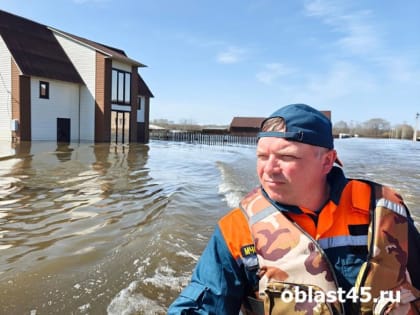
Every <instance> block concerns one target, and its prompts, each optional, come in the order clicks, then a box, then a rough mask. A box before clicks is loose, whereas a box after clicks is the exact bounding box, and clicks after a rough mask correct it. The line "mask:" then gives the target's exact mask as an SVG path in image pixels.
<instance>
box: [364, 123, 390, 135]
mask: <svg viewBox="0 0 420 315" xmlns="http://www.w3.org/2000/svg"><path fill="white" fill-rule="evenodd" d="M363 129H364V131H365V133H366V136H368V137H386V136H387V135H388V133H389V130H390V129H391V124H390V123H389V122H388V121H386V120H385V119H382V118H372V119H369V120H368V121H366V122H364V123H363Z"/></svg>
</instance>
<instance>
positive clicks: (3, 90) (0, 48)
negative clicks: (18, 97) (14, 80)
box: [0, 36, 12, 140]
mask: <svg viewBox="0 0 420 315" xmlns="http://www.w3.org/2000/svg"><path fill="white" fill-rule="evenodd" d="M11 71H12V56H11V54H10V51H9V49H8V48H7V46H6V44H5V42H4V41H3V38H2V37H1V36H0V140H11V131H10V122H11V119H12V98H11V93H12V92H11V90H12V87H11V75H12V74H11Z"/></svg>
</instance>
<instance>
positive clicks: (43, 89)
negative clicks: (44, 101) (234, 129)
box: [39, 81, 50, 98]
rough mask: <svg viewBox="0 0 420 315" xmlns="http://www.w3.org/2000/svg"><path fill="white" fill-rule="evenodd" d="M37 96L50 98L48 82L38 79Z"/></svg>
mask: <svg viewBox="0 0 420 315" xmlns="http://www.w3.org/2000/svg"><path fill="white" fill-rule="evenodd" d="M39 98H50V83H49V82H45V81H39Z"/></svg>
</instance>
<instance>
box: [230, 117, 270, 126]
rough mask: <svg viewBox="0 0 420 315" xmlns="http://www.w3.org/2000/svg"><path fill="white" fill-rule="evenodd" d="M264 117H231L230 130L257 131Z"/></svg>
mask: <svg viewBox="0 0 420 315" xmlns="http://www.w3.org/2000/svg"><path fill="white" fill-rule="evenodd" d="M264 119H265V118H264V117H233V119H232V122H231V123H230V128H232V127H233V128H255V129H259V128H260V127H261V123H262V122H263V120H264Z"/></svg>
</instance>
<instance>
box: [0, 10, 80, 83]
mask: <svg viewBox="0 0 420 315" xmlns="http://www.w3.org/2000/svg"><path fill="white" fill-rule="evenodd" d="M0 35H1V36H2V38H3V40H4V42H5V43H6V45H7V48H8V49H9V51H10V53H11V54H12V56H13V59H14V60H15V61H16V63H17V65H18V67H19V69H20V70H21V71H22V73H23V74H25V75H29V76H39V77H44V78H49V79H56V80H61V81H67V82H74V83H83V80H82V78H81V77H80V75H79V73H78V72H77V70H76V69H75V67H74V66H73V64H72V62H71V61H70V59H69V58H68V57H67V55H66V53H65V52H64V50H63V48H62V47H61V45H60V44H59V43H58V41H57V39H56V38H55V36H54V35H53V33H52V31H51V30H49V29H48V27H46V26H45V25H42V24H39V23H36V22H33V21H30V20H27V19H25V18H22V17H19V16H16V15H13V14H10V13H7V12H5V11H2V10H0Z"/></svg>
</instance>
